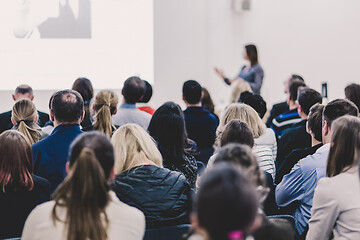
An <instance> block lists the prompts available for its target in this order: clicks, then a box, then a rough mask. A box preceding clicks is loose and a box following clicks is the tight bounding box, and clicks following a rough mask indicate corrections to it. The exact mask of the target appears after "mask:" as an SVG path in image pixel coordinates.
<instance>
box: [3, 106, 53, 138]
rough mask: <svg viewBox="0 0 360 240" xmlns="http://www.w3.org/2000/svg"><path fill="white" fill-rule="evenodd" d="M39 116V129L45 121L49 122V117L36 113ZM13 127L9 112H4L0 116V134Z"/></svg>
mask: <svg viewBox="0 0 360 240" xmlns="http://www.w3.org/2000/svg"><path fill="white" fill-rule="evenodd" d="M38 114H39V121H38V122H37V124H38V125H39V126H40V127H43V126H44V125H45V123H46V122H47V121H49V120H50V118H49V115H48V114H46V113H43V112H40V111H38ZM12 127H13V124H12V122H11V111H8V112H4V113H2V114H0V133H2V132H4V131H6V130H9V129H11V128H12Z"/></svg>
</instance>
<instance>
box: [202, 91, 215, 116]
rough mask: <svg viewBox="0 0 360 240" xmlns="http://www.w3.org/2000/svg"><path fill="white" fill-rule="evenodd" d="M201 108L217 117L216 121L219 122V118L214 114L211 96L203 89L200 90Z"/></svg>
mask: <svg viewBox="0 0 360 240" xmlns="http://www.w3.org/2000/svg"><path fill="white" fill-rule="evenodd" d="M201 106H203V107H204V108H205V109H206V110H208V111H209V112H211V113H212V114H214V115H215V117H217V119H218V120H219V117H218V116H217V115H216V114H215V104H214V102H213V100H212V98H211V95H210V93H209V91H208V90H207V89H206V88H204V87H203V88H202V98H201Z"/></svg>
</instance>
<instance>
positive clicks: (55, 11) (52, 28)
mask: <svg viewBox="0 0 360 240" xmlns="http://www.w3.org/2000/svg"><path fill="white" fill-rule="evenodd" d="M14 1H15V9H14V10H15V11H14V14H15V16H14V17H15V24H14V31H13V33H14V36H15V37H16V38H24V39H28V38H44V39H45V38H91V3H90V0H14Z"/></svg>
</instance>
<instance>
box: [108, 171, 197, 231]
mask: <svg viewBox="0 0 360 240" xmlns="http://www.w3.org/2000/svg"><path fill="white" fill-rule="evenodd" d="M112 188H113V190H114V192H115V193H116V195H117V196H118V198H119V199H120V200H121V201H122V202H124V203H126V204H128V205H130V206H133V207H136V208H137V209H139V210H141V211H142V212H143V213H144V215H145V218H146V228H159V227H166V226H174V225H179V224H184V223H189V214H190V208H191V194H192V193H191V188H190V185H189V183H188V182H187V181H186V178H185V177H184V175H183V174H181V173H179V172H175V171H171V170H169V169H166V168H160V167H157V166H154V165H144V166H139V167H134V168H132V169H130V170H128V171H125V172H123V173H121V174H119V175H117V176H116V179H115V182H114V183H113V184H112Z"/></svg>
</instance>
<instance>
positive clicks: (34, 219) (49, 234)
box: [21, 192, 145, 240]
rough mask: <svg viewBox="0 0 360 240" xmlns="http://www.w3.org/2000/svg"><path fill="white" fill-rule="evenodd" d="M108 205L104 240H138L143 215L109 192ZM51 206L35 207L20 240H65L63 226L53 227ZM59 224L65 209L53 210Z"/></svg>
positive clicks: (141, 230)
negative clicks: (107, 223) (107, 226)
mask: <svg viewBox="0 0 360 240" xmlns="http://www.w3.org/2000/svg"><path fill="white" fill-rule="evenodd" d="M110 195H111V201H110V203H109V205H108V206H107V208H106V214H107V216H108V219H109V224H110V226H109V230H108V239H109V240H112V239H117V240H142V239H143V236H144V232H145V217H144V214H143V213H142V212H141V211H139V210H138V209H136V208H134V207H130V206H128V205H126V204H125V203H122V202H121V201H120V200H119V199H118V198H117V196H116V195H115V193H114V192H110ZM54 204H55V202H54V201H50V202H46V203H43V204H41V205H39V206H37V207H36V208H35V209H34V210H33V211H32V212H31V213H30V215H29V217H28V219H27V220H26V222H25V226H24V230H23V234H22V238H21V239H23V240H27V239H31V240H42V239H51V240H65V239H66V237H67V236H66V233H65V232H64V227H65V225H64V223H63V222H59V221H57V222H56V225H55V226H54V224H53V221H52V218H51V214H52V209H53V207H54ZM57 214H58V216H59V218H60V219H61V220H64V219H65V215H66V211H65V208H60V207H59V208H57Z"/></svg>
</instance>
